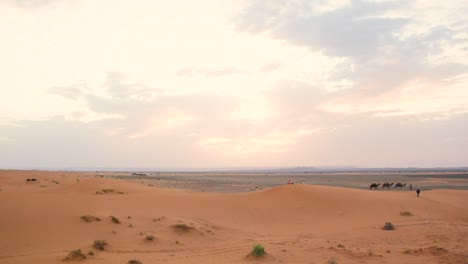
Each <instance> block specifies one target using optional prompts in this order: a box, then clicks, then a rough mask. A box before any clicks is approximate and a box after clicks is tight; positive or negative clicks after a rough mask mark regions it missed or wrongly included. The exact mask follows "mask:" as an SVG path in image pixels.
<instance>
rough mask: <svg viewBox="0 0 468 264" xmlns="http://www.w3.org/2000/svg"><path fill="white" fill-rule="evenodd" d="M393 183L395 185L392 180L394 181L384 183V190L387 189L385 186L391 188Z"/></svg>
mask: <svg viewBox="0 0 468 264" xmlns="http://www.w3.org/2000/svg"><path fill="white" fill-rule="evenodd" d="M392 185H393V182H392V183H388V182H386V183H384V184H382V190H383V189H385V187H387V188H388V189H390V186H392Z"/></svg>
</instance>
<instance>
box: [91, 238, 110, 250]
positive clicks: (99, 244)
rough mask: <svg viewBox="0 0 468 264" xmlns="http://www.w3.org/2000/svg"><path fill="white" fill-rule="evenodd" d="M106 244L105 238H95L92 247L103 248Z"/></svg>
mask: <svg viewBox="0 0 468 264" xmlns="http://www.w3.org/2000/svg"><path fill="white" fill-rule="evenodd" d="M107 245H108V244H107V242H106V241H105V240H96V241H94V244H93V247H94V248H95V249H98V250H105V249H106V247H107Z"/></svg>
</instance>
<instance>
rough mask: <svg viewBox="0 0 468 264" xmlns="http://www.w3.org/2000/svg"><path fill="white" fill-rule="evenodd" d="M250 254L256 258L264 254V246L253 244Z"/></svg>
mask: <svg viewBox="0 0 468 264" xmlns="http://www.w3.org/2000/svg"><path fill="white" fill-rule="evenodd" d="M251 254H252V255H253V256H255V257H256V258H260V257H263V256H265V254H266V251H265V248H264V247H263V246H262V245H261V244H255V245H254V246H253V248H252V252H251Z"/></svg>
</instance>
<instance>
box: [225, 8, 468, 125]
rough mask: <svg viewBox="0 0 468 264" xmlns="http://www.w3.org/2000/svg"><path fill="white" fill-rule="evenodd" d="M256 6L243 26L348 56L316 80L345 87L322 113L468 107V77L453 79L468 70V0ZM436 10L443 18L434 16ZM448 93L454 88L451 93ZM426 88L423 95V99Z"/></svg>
mask: <svg viewBox="0 0 468 264" xmlns="http://www.w3.org/2000/svg"><path fill="white" fill-rule="evenodd" d="M249 3H250V4H248V5H246V7H245V8H244V9H243V10H242V11H241V12H240V13H239V14H238V16H237V17H236V19H235V20H234V23H235V24H236V26H237V28H238V30H240V31H247V32H250V33H251V34H266V35H268V36H271V37H273V38H277V39H280V40H284V41H286V42H288V43H290V44H293V45H298V46H303V47H307V48H308V49H310V50H311V51H314V52H317V51H318V52H322V53H323V54H325V55H327V56H329V57H330V58H342V61H341V62H340V63H338V64H336V65H335V67H334V71H333V72H332V73H331V74H330V75H328V80H327V81H322V82H317V83H316V84H317V85H318V86H319V87H321V88H323V89H326V90H328V91H342V92H339V93H334V94H328V95H327V96H326V97H323V98H322V99H323V100H324V101H323V102H321V103H320V104H321V107H320V109H321V110H324V111H331V112H335V113H338V112H340V113H346V114H352V113H360V112H369V113H371V115H375V116H380V117H384V116H388V115H431V114H432V115H435V116H441V115H446V116H450V115H451V114H455V113H460V112H464V111H465V110H463V109H466V104H465V103H463V102H464V100H465V98H466V96H467V93H468V92H467V91H466V89H463V88H462V87H463V85H464V86H466V85H468V80H466V79H463V80H461V79H458V80H457V81H447V80H450V79H453V78H458V77H457V76H461V75H463V74H464V73H466V72H467V71H468V60H467V59H466V58H468V37H467V36H466V33H464V32H466V29H467V28H468V20H467V19H465V18H464V16H463V15H462V14H463V12H462V11H461V10H465V13H466V12H468V5H467V4H465V5H463V4H459V2H457V1H449V2H447V3H439V4H437V3H436V4H432V5H431V4H428V3H427V2H424V1H408V2H406V1H405V2H403V1H379V2H373V1H359V0H355V1H337V2H335V3H329V4H326V3H325V2H321V1H318V2H316V3H315V4H311V3H310V2H309V1H302V0H299V1H292V2H285V1H276V0H272V1H262V2H259V1H251V2H249ZM317 3H319V4H317ZM455 6H457V7H456V8H455ZM460 9H461V10H460ZM428 14H432V15H434V16H437V17H440V19H439V20H433V19H432V20H431V18H430V16H428ZM442 14H443V15H442ZM315 80H317V78H315ZM312 82H313V81H312ZM413 85H414V87H412V86H413ZM325 86H327V87H325ZM410 90H411V91H413V92H409V91H410ZM448 90H449V91H451V92H448V93H445V94H444V91H448ZM415 91H417V92H415ZM418 93H419V94H420V95H421V96H422V98H424V99H423V100H421V98H419V100H418ZM304 98H308V97H304ZM316 98H317V97H316V96H313V98H311V99H312V100H313V101H315V100H316ZM298 100H301V98H299V99H298ZM434 106H436V107H434ZM439 112H442V113H443V114H441V113H439Z"/></svg>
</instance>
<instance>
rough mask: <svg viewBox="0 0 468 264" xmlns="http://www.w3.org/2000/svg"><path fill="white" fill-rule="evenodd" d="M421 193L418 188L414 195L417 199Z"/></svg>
mask: <svg viewBox="0 0 468 264" xmlns="http://www.w3.org/2000/svg"><path fill="white" fill-rule="evenodd" d="M420 193H421V190H419V188H418V189H417V190H416V195H417V196H418V197H419V194H420Z"/></svg>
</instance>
